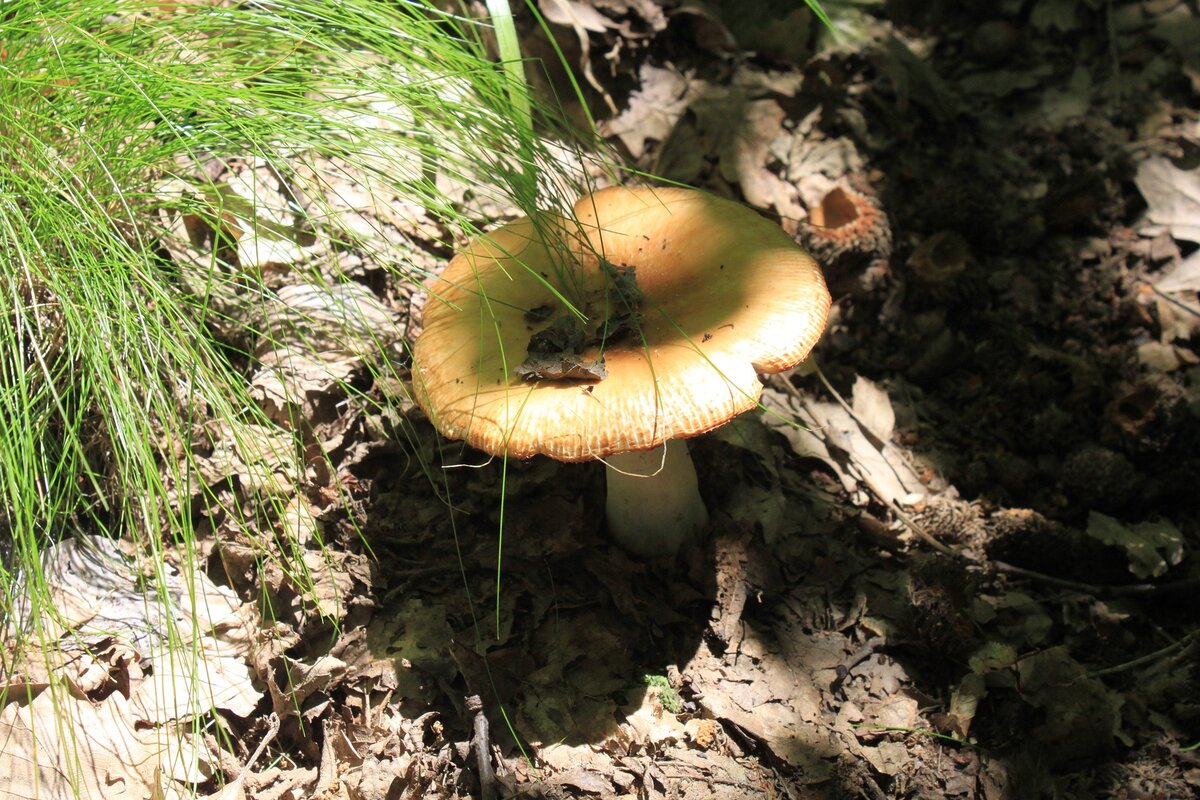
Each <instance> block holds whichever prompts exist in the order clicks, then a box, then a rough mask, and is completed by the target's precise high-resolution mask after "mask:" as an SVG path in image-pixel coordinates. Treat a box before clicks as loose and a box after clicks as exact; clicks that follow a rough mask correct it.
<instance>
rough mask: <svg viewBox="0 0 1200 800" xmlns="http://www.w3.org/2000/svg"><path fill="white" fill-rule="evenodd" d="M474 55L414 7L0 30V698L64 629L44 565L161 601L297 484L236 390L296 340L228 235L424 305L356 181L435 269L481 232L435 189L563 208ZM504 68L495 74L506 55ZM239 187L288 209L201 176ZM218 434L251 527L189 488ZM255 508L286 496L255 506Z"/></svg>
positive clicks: (446, 22) (428, 7)
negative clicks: (213, 525)
mask: <svg viewBox="0 0 1200 800" xmlns="http://www.w3.org/2000/svg"><path fill="white" fill-rule="evenodd" d="M489 35H490V34H489V33H488V31H487V28H486V25H484V24H481V23H480V22H478V21H473V20H470V19H467V18H465V17H461V16H457V15H455V14H452V13H447V12H444V11H441V10H438V8H437V7H435V6H434V4H432V3H425V2H396V3H382V2H377V0H348V1H344V2H338V3H329V2H323V1H311V0H300V1H299V2H288V3H280V4H275V3H255V2H251V3H240V4H232V5H225V4H219V3H211V4H209V3H188V4H182V3H181V4H178V5H174V4H171V3H144V4H142V3H137V2H124V1H120V2H118V1H116V0H73V1H72V2H14V3H9V4H6V6H5V12H4V16H3V18H2V19H0V85H2V86H3V87H4V88H3V90H2V91H0V295H2V297H3V300H2V301H0V302H2V305H0V547H2V548H3V555H4V557H3V559H0V614H2V615H3V617H4V619H5V621H6V622H7V624H8V635H9V636H11V637H12V641H11V644H12V645H13V647H12V648H11V649H8V648H6V649H5V659H6V662H7V663H5V664H4V665H3V666H4V669H5V673H6V675H9V676H11V675H13V674H15V673H18V672H20V671H21V669H22V668H21V658H22V653H23V652H28V650H27V648H26V645H28V644H32V645H33V646H35V647H41V648H46V647H50V646H51V645H52V644H53V641H51V639H52V638H53V637H52V636H51V635H50V634H49V633H48V631H50V630H51V628H52V625H51V622H52V621H53V617H54V616H55V614H56V608H55V605H54V602H53V600H52V597H51V595H50V590H49V589H48V587H47V583H46V580H45V578H44V576H43V571H42V569H41V567H40V562H39V559H40V558H41V554H42V553H43V552H44V551H45V549H46V547H47V545H48V544H49V543H51V542H53V541H56V540H58V539H60V538H62V537H64V536H67V535H72V534H77V533H92V534H102V535H106V536H110V537H114V538H122V539H125V540H127V541H129V542H132V543H133V547H132V550H133V552H135V553H137V554H138V556H139V563H140V564H142V565H143V566H144V568H145V569H146V570H148V571H149V572H150V573H151V574H149V575H148V576H147V577H148V579H149V580H148V582H149V584H150V585H151V586H156V585H162V583H163V582H164V578H165V573H163V570H164V569H166V567H165V566H164V565H165V564H167V563H178V564H181V565H182V567H181V568H183V569H185V570H186V569H190V568H191V565H192V564H193V563H194V559H193V558H192V549H193V546H194V544H195V541H196V536H197V531H196V529H195V526H196V525H197V520H198V519H199V517H200V516H202V515H205V514H207V515H216V514H225V515H234V516H237V517H239V518H244V519H243V520H242V521H243V522H244V523H245V525H243V526H242V527H243V530H245V531H247V532H248V533H249V534H250V535H251V538H253V536H254V534H255V531H261V530H269V527H270V524H271V523H272V522H278V520H279V519H280V518H281V516H282V515H283V513H284V511H285V507H286V504H287V502H288V498H289V496H290V492H289V491H287V490H286V488H290V489H291V490H293V491H294V488H295V485H296V484H298V483H299V482H300V480H301V474H300V473H301V469H302V467H301V465H303V463H304V458H305V453H304V450H303V441H302V439H303V437H302V434H303V432H304V429H305V425H306V424H307V423H306V422H305V421H304V420H302V419H294V418H293V419H289V420H286V421H283V422H282V423H281V421H280V420H278V419H271V418H270V417H269V416H268V414H267V413H266V412H265V411H264V410H263V409H262V407H261V406H260V404H259V403H257V402H256V401H255V398H254V397H252V395H251V393H250V389H249V386H248V381H247V378H248V375H249V373H250V372H251V371H253V369H254V368H255V363H256V357H257V355H259V354H262V353H264V352H270V351H271V350H272V348H273V347H275V346H279V347H283V346H287V347H292V348H296V347H299V348H300V349H303V347H304V346H305V344H306V343H308V342H309V338H308V337H309V332H308V326H307V325H303V324H299V323H297V321H296V320H295V318H287V317H282V318H281V316H280V314H279V306H280V304H279V302H278V297H276V296H275V293H274V292H273V290H272V289H271V288H270V286H269V284H268V281H267V280H266V279H265V277H264V275H263V274H262V271H261V269H260V267H259V266H258V265H257V264H254V263H244V262H245V261H246V260H245V259H239V258H237V257H236V256H234V255H232V253H234V252H236V251H237V249H238V247H239V246H240V247H242V249H243V250H245V249H246V241H243V242H241V243H240V244H239V242H237V241H234V240H233V239H236V237H233V238H231V237H232V234H231V231H240V233H241V235H242V236H243V237H250V238H249V239H248V240H247V241H260V240H261V242H262V243H263V244H264V246H265V245H267V244H270V243H277V244H279V243H282V245H285V246H286V245H289V244H295V243H297V242H298V241H299V240H301V239H303V238H304V237H316V238H318V239H322V240H324V241H326V242H329V243H332V244H330V245H329V246H328V247H327V251H328V252H327V255H328V254H329V253H332V254H333V255H336V254H337V253H338V252H342V251H349V250H353V251H354V252H356V253H358V254H359V255H361V256H362V257H363V258H364V260H365V261H369V262H371V263H373V264H375V265H379V266H382V267H385V268H387V269H389V270H391V271H392V273H393V274H394V275H395V276H397V277H398V279H400V280H406V281H412V282H417V281H420V280H422V279H423V278H425V277H427V275H426V274H425V271H424V269H423V268H422V267H421V266H420V265H419V264H418V263H416V262H415V261H413V260H410V259H409V258H407V257H406V254H405V252H404V250H403V249H402V248H390V247H388V246H387V245H386V244H385V243H384V239H383V238H382V237H378V236H374V235H373V234H374V233H375V228H376V227H377V226H378V225H379V223H378V221H377V217H376V216H375V215H374V214H372V211H373V210H377V209H371V208H366V209H359V211H360V212H361V213H357V214H356V215H355V214H351V213H349V212H348V209H347V208H345V207H335V205H334V204H332V203H331V202H330V198H331V197H333V196H336V192H337V187H338V186H339V185H341V184H342V183H343V182H344V181H345V180H346V179H347V176H350V177H352V178H353V180H355V181H358V182H360V183H366V184H369V189H370V190H371V191H370V194H371V196H372V197H373V198H380V197H388V196H393V197H397V198H403V199H404V200H405V201H407V202H409V203H412V204H414V208H419V209H420V213H421V215H422V217H423V218H428V219H433V220H437V221H438V222H439V223H440V224H441V225H442V229H443V230H444V231H446V237H447V241H445V242H443V243H442V246H443V247H445V248H449V247H451V246H452V245H453V243H454V241H455V240H458V239H460V238H461V237H462V236H463V235H468V234H470V233H472V232H475V225H477V224H482V223H484V222H485V220H483V219H482V218H480V216H479V215H478V214H474V213H472V212H470V211H468V210H466V206H465V205H464V202H463V200H462V198H461V195H462V194H463V191H462V190H456V191H454V192H452V191H449V190H450V189H455V188H456V187H466V188H465V192H466V195H467V197H468V199H471V198H473V199H474V201H475V202H482V201H490V202H493V203H496V204H499V205H501V206H504V207H516V208H517V209H519V210H520V211H521V212H522V213H526V214H529V213H532V212H534V210H535V209H536V208H537V207H548V206H549V207H553V206H555V205H558V206H562V205H564V204H566V203H568V202H569V201H570V200H573V199H574V197H575V196H577V194H578V192H579V190H580V187H579V186H578V185H576V183H575V182H574V179H573V178H572V177H571V175H570V173H569V171H568V170H566V169H564V168H562V167H561V166H560V164H559V160H558V157H557V156H556V154H555V153H553V152H552V151H551V150H550V149H548V146H547V145H546V144H545V143H544V141H543V139H542V138H540V137H539V134H538V133H537V132H536V131H546V130H547V129H549V128H551V127H552V126H553V125H554V120H553V119H552V118H551V117H550V116H549V115H548V114H546V113H545V112H544V111H541V110H539V109H537V108H531V106H530V101H529V98H528V96H527V94H525V93H523V92H522V91H520V90H519V87H516V86H514V81H513V75H512V72H511V70H507V69H505V68H503V67H500V66H498V65H497V63H496V62H495V61H494V60H493V59H492V57H491V56H490V54H489V52H488V48H487V46H486V44H485V38H486V37H487V36H489ZM501 41H502V42H508V45H509V46H508V47H507V48H505V49H506V51H508V52H506V53H505V55H506V56H507V57H508V58H509V59H510V60H511V58H512V52H511V50H512V47H511V45H512V41H511V37H505V36H501ZM230 164H232V165H234V166H235V167H236V170H240V171H241V172H242V173H249V172H252V170H253V169H254V168H260V169H267V170H270V171H272V172H273V174H276V175H278V176H279V179H280V180H279V182H280V184H285V185H286V186H287V187H288V190H287V191H285V192H284V194H285V196H286V197H287V202H286V204H285V206H286V207H284V208H273V207H268V206H269V203H268V199H266V198H264V199H262V200H261V201H260V199H259V198H258V196H257V195H254V196H253V197H252V198H251V199H250V200H247V199H246V198H245V196H244V195H237V194H235V193H233V192H231V191H230V190H229V187H228V186H227V185H224V184H222V183H221V182H220V181H218V180H217V179H214V178H213V177H212V175H214V174H217V173H219V172H222V171H224V172H225V173H226V177H228V174H230V171H229V170H224V169H223V168H224V167H225V166H226V165H230ZM218 168H221V169H218ZM236 170H234V172H236ZM221 180H224V178H222V179H221ZM448 187H449V188H448ZM260 203H261V204H260ZM351 217H354V218H353V219H352V218H351ZM183 219H186V220H188V224H187V225H186V226H185V225H181V224H180V220H183ZM197 231H200V232H201V233H204V232H207V235H208V236H209V237H210V239H209V241H208V242H207V243H206V244H205V246H204V247H197V248H196V252H199V253H201V256H200V257H198V258H196V259H193V260H191V261H187V260H184V261H183V262H181V261H180V260H179V259H177V258H175V257H173V256H174V254H177V253H179V252H183V251H186V250H187V247H188V242H187V241H186V238H187V234H188V233H189V232H191V233H195V232H197ZM290 268H291V269H294V270H297V271H301V272H304V273H306V274H305V275H304V279H305V280H306V281H308V282H310V283H312V284H313V285H317V286H321V285H324V286H329V287H330V288H331V290H332V289H336V287H337V285H338V284H339V282H345V283H349V282H350V281H351V278H350V277H348V276H339V275H338V273H337V271H336V270H335V269H331V268H330V258H325V259H324V260H322V259H314V260H312V261H311V262H305V261H303V260H302V261H299V262H297V263H295V264H292V265H290ZM331 276H332V277H331ZM339 313H342V314H344V322H345V327H346V328H348V329H352V330H354V331H357V333H355V334H353V335H352V334H347V335H346V339H347V341H348V342H349V343H347V344H345V346H346V347H347V349H349V350H351V351H355V350H358V351H361V350H363V349H369V347H368V346H369V345H374V346H375V349H376V352H375V353H374V354H373V355H372V354H363V355H364V357H365V358H367V360H368V361H369V363H370V366H371V367H372V368H373V369H376V370H379V371H381V372H386V371H387V370H389V369H391V368H392V366H391V364H392V361H394V360H399V358H398V357H402V356H403V353H402V350H401V349H399V348H398V345H397V342H396V341H395V340H394V339H392V340H386V339H385V337H379V338H378V339H375V338H374V334H373V333H371V331H372V328H371V325H370V320H369V319H367V317H368V316H369V315H367V314H366V312H363V311H362V310H361V309H359V308H357V307H356V306H355V305H354V304H353V303H348V304H346V306H345V308H343V309H341V310H340V312H339ZM281 319H282V320H283V321H281ZM350 340H353V341H350ZM364 342H365V343H366V344H364ZM311 347H312V348H314V349H319V348H326V349H328V347H329V343H328V342H327V341H313V342H311ZM342 388H343V389H344V391H346V392H347V393H351V392H354V391H356V390H355V389H354V388H353V387H351V386H343V387H342ZM210 420H219V421H222V422H223V423H224V424H225V425H226V426H227V436H228V437H230V438H232V440H233V441H234V447H235V449H236V450H238V451H240V455H241V458H242V460H243V461H244V462H245V463H246V464H247V465H248V466H250V467H251V470H252V471H253V470H260V471H261V472H262V475H261V476H260V477H259V478H258V479H255V480H252V481H250V482H251V483H252V484H253V485H252V486H240V487H237V489H236V493H235V494H237V496H238V497H239V498H240V499H241V500H243V501H245V502H244V503H234V504H228V503H226V501H225V500H223V499H222V498H223V497H224V498H227V497H229V496H230V495H231V492H234V490H233V489H231V488H230V487H229V486H225V485H222V486H208V485H204V482H203V480H202V478H201V476H200V474H199V471H198V469H197V458H198V454H199V453H202V452H205V451H206V450H207V449H211V447H212V446H213V445H214V441H213V440H214V435H213V434H211V432H209V431H208V430H207V429H206V428H205V425H206V423H208V421H210ZM264 431H274V432H275V433H277V434H279V435H278V436H275V435H272V436H264V435H263V432H264ZM272 481H275V482H279V481H282V482H283V484H284V486H285V487H286V488H285V490H284V491H272V489H271V486H272V485H273V484H272ZM289 482H290V483H291V484H292V485H291V487H287V484H288V483H289ZM193 497H198V498H200V499H201V503H200V505H201V508H200V509H197V508H195V507H193V503H192V502H191V501H190V500H189V498H193ZM223 503H224V504H225V506H224V507H222V504H223ZM247 504H248V505H249V507H251V510H250V511H247V510H246V509H247ZM197 511H200V514H197ZM177 552H182V553H183V556H182V558H177V557H175V553H177ZM299 555H300V554H298V553H296V552H289V549H288V546H287V543H286V542H284V543H283V546H268V543H267V542H265V541H264V542H263V543H262V547H261V558H262V559H274V560H275V561H276V562H277V564H278V566H280V567H281V568H282V569H284V570H285V572H287V573H288V574H289V575H290V576H291V578H292V580H293V581H294V582H295V584H296V585H297V586H299V587H304V586H311V584H312V583H313V580H314V577H313V576H312V575H310V574H308V570H309V567H308V566H306V564H305V562H304V561H303V560H302V559H301V558H300V557H299ZM264 610H265V611H266V613H268V614H269V613H270V609H269V608H268V609H264ZM321 611H322V612H325V613H328V612H329V609H322V610H321ZM164 634H165V635H166V637H167V639H168V640H169V639H171V637H172V635H173V634H171V632H170V631H167V632H164Z"/></svg>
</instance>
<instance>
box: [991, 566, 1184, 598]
mask: <svg viewBox="0 0 1200 800" xmlns="http://www.w3.org/2000/svg"><path fill="white" fill-rule="evenodd" d="M986 563H987V564H990V565H991V566H992V567H995V569H996V571H997V572H1006V573H1008V574H1010V575H1019V576H1020V577H1022V578H1029V579H1030V580H1035V581H1039V582H1041V583H1047V584H1050V585H1051V586H1059V587H1061V588H1063V589H1071V590H1072V591H1076V592H1082V593H1083V594H1093V595H1102V594H1103V595H1110V596H1124V595H1139V594H1161V593H1165V592H1180V591H1184V590H1185V589H1194V588H1196V587H1197V586H1200V578H1185V579H1183V580H1178V581H1170V582H1168V583H1126V584H1120V585H1117V586H1109V585H1105V584H1096V583H1083V582H1082V581H1073V580H1069V579H1067V578H1056V577H1054V576H1053V575H1047V574H1045V573H1044V572H1035V571H1033V570H1031V569H1025V568H1024V567H1018V566H1016V565H1014V564H1006V563H1005V562H1003V561H988V562H986Z"/></svg>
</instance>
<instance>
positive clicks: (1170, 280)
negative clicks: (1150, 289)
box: [1154, 250, 1200, 292]
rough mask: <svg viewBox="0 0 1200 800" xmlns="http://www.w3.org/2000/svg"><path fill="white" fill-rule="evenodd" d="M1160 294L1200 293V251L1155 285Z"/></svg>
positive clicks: (1180, 263)
mask: <svg viewBox="0 0 1200 800" xmlns="http://www.w3.org/2000/svg"><path fill="white" fill-rule="evenodd" d="M1154 288H1156V289H1158V290H1159V291H1160V292H1200V250H1197V251H1196V252H1194V253H1192V254H1191V255H1190V256H1188V257H1187V258H1185V259H1184V260H1183V261H1181V262H1179V264H1178V266H1176V267H1175V268H1174V269H1173V270H1171V271H1170V272H1168V273H1167V274H1166V275H1163V276H1162V277H1161V278H1159V279H1158V280H1157V281H1155V283H1154Z"/></svg>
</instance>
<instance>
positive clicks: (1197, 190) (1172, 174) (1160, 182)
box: [1134, 156, 1200, 242]
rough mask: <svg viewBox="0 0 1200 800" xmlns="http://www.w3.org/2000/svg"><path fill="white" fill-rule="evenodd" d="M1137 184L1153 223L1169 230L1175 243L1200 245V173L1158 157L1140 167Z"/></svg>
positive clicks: (1135, 179)
mask: <svg viewBox="0 0 1200 800" xmlns="http://www.w3.org/2000/svg"><path fill="white" fill-rule="evenodd" d="M1134 182H1135V183H1136V184H1137V188H1138V191H1140V192H1141V193H1142V197H1144V198H1145V199H1146V205H1147V206H1149V208H1148V209H1147V211H1146V217H1147V219H1149V220H1150V222H1152V223H1154V224H1155V225H1164V226H1166V228H1167V229H1168V230H1170V232H1171V235H1172V236H1174V237H1175V238H1176V239H1184V240H1186V241H1189V242H1200V170H1182V169H1179V168H1178V167H1176V166H1175V165H1174V164H1172V163H1171V162H1170V160H1169V159H1166V158H1163V157H1161V156H1156V157H1154V158H1148V159H1146V160H1145V161H1143V162H1142V163H1141V164H1139V165H1138V170H1137V176H1136V177H1135V178H1134Z"/></svg>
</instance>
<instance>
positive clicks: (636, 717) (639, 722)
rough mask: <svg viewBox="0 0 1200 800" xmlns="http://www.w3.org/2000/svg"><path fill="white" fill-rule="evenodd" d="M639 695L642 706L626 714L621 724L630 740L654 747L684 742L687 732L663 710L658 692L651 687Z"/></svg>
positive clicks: (671, 715) (676, 718) (673, 717)
mask: <svg viewBox="0 0 1200 800" xmlns="http://www.w3.org/2000/svg"><path fill="white" fill-rule="evenodd" d="M641 695H642V704H641V705H640V706H639V707H638V708H637V710H635V711H630V712H628V713H626V714H625V722H624V723H622V724H623V726H626V728H627V732H628V734H629V737H630V739H632V740H633V741H635V742H638V743H639V744H651V745H655V746H662V745H664V744H670V743H674V742H682V741H684V740H685V739H686V738H687V731H686V729H685V728H684V726H683V723H682V722H680V721H679V718H678V717H676V716H675V715H674V714H672V713H671V712H669V711H667V710H666V709H665V708H663V704H662V701H661V700H660V699H659V693H658V690H657V689H655V688H654V687H651V688H650V689H649V690H648V691H646V692H642V693H641ZM626 710H627V709H626Z"/></svg>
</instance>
